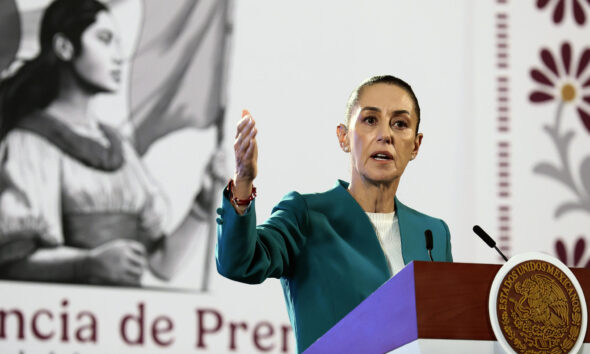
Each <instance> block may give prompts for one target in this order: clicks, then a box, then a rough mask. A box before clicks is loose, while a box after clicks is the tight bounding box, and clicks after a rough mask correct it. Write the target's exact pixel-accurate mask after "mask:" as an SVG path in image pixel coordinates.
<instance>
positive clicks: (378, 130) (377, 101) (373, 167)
mask: <svg viewBox="0 0 590 354" xmlns="http://www.w3.org/2000/svg"><path fill="white" fill-rule="evenodd" d="M417 124H418V117H417V116H416V113H415V110H414V103H413V102H412V99H411V98H410V95H408V94H407V92H406V91H405V90H404V89H402V88H400V87H398V86H395V85H390V84H384V83H380V84H375V85H372V86H368V87H365V88H364V89H363V91H362V94H361V96H360V98H359V101H358V105H357V106H356V107H355V109H354V110H353V115H352V117H351V120H350V127H349V130H348V132H347V134H346V135H347V141H346V142H345V143H346V144H348V147H349V148H350V153H351V159H352V179H353V181H354V180H358V179H361V180H363V181H365V182H369V183H389V182H394V181H395V180H397V179H399V178H400V177H401V175H402V174H403V172H404V170H405V168H406V166H407V164H408V162H409V161H410V160H412V159H414V158H415V157H416V155H417V154H418V149H419V148H420V144H421V142H422V134H418V135H416V126H417Z"/></svg>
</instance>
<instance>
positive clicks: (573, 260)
mask: <svg viewBox="0 0 590 354" xmlns="http://www.w3.org/2000/svg"><path fill="white" fill-rule="evenodd" d="M585 251H586V241H585V240H584V236H581V235H580V237H579V238H578V240H577V241H576V244H575V245H574V249H573V252H572V254H571V255H572V257H570V256H569V255H568V252H567V249H566V247H565V243H564V242H563V241H562V240H561V239H558V240H557V242H555V253H557V257H558V258H559V260H560V261H562V262H563V263H565V265H567V266H568V267H584V268H589V269H590V259H588V261H587V262H586V264H585V265H583V260H582V258H583V256H584V253H585Z"/></svg>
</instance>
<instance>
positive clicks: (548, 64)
mask: <svg viewBox="0 0 590 354" xmlns="http://www.w3.org/2000/svg"><path fill="white" fill-rule="evenodd" d="M588 1H590V0H588ZM540 2H541V1H538V3H540ZM540 57H541V61H542V62H543V64H544V69H537V68H534V69H532V70H531V78H532V79H533V80H534V81H535V82H536V83H538V84H539V86H538V87H537V88H536V89H535V90H534V91H533V92H532V93H531V95H530V96H529V99H530V100H531V102H533V103H543V102H548V101H552V100H559V101H561V102H563V103H571V104H574V105H575V106H576V110H577V112H578V116H579V117H580V119H581V121H582V124H584V127H585V128H586V131H587V132H588V133H590V113H589V111H590V73H588V74H586V75H583V74H584V72H585V71H586V68H587V67H588V66H589V65H588V64H589V63H590V48H584V50H583V51H582V53H581V54H580V56H579V58H578V61H577V63H576V65H575V67H574V66H573V65H572V57H573V54H572V46H571V45H570V43H569V42H564V43H562V45H561V48H560V51H559V56H558V58H560V59H561V61H560V63H559V64H560V65H558V63H557V61H556V60H555V58H556V56H554V55H553V53H551V51H550V50H549V49H547V48H543V49H541V53H540Z"/></svg>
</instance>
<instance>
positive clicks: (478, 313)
mask: <svg viewBox="0 0 590 354" xmlns="http://www.w3.org/2000/svg"><path fill="white" fill-rule="evenodd" d="M499 269H500V265H492V264H472V263H442V262H419V261H416V262H412V263H410V264H408V265H407V266H406V267H405V268H404V269H403V270H402V271H401V272H399V273H398V274H396V276H395V277H393V278H391V279H390V280H389V281H388V282H386V283H385V284H383V285H382V286H381V287H380V288H379V289H377V290H376V291H375V292H374V293H373V294H371V295H370V296H369V297H368V298H367V299H365V300H364V301H363V302H362V303H361V304H360V305H359V306H357V307H356V308H355V309H354V310H352V311H351V312H350V313H349V314H348V315H347V316H346V317H344V318H343V319H342V320H341V321H340V322H338V323H337V324H336V325H335V326H334V327H332V329H330V330H329V331H328V332H327V333H326V334H325V335H323V336H322V337H321V338H319V339H318V340H317V341H316V342H315V343H314V344H313V345H311V346H310V347H309V348H308V349H307V350H306V351H305V353H306V354H320V353H322V354H323V353H363V354H370V353H388V352H393V353H503V350H502V349H501V347H500V345H499V344H498V342H497V341H496V337H495V335H494V332H493V330H492V325H491V323H490V320H489V315H488V297H489V292H490V288H491V284H492V281H493V279H494V276H495V275H496V273H497V271H498V270H499ZM571 270H572V272H573V273H574V275H575V276H576V278H577V279H578V281H579V282H580V285H581V286H582V289H583V292H584V294H585V296H586V298H587V299H588V298H590V269H583V268H571ZM335 296H337V294H335ZM588 343H590V331H587V333H586V337H585V339H584V345H583V347H582V348H583V349H582V352H584V353H585V352H587V351H588V352H590V344H588Z"/></svg>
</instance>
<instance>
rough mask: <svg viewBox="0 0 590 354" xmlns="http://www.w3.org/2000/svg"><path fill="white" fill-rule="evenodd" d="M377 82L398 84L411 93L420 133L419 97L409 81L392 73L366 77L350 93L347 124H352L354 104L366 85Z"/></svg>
mask: <svg viewBox="0 0 590 354" xmlns="http://www.w3.org/2000/svg"><path fill="white" fill-rule="evenodd" d="M376 84H388V85H394V86H397V87H399V88H401V89H403V90H404V91H406V93H407V94H408V95H410V98H411V99H412V102H413V103H414V112H415V113H416V117H418V124H417V125H416V134H418V130H419V128H420V105H419V104H418V98H416V95H415V94H414V91H413V90H412V87H411V86H410V85H409V84H408V83H407V82H405V81H404V80H402V79H400V78H398V77H395V76H392V75H377V76H373V77H370V78H368V79H366V80H365V81H363V82H362V83H361V84H360V85H359V86H358V87H357V88H356V89H355V90H354V91H353V92H352V93H351V94H350V98H349V99H348V103H347V104H346V126H349V125H350V118H351V115H352V110H353V108H354V106H356V105H357V104H358V102H359V98H360V97H361V95H362V93H363V90H364V89H365V87H369V86H373V85H376Z"/></svg>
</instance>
